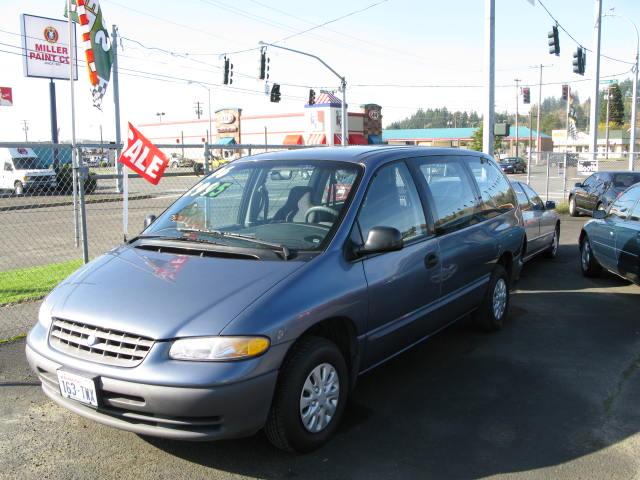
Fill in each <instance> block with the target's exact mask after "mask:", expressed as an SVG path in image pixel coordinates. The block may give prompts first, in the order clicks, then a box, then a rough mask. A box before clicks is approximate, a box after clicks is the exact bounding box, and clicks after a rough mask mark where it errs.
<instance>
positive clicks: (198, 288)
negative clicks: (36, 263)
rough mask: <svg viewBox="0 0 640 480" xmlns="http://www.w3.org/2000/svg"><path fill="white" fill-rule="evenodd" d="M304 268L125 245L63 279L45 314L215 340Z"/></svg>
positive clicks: (161, 334)
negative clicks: (249, 309)
mask: <svg viewBox="0 0 640 480" xmlns="http://www.w3.org/2000/svg"><path fill="white" fill-rule="evenodd" d="M303 264H304V262H302V261H296V260H290V261H278V260H274V261H271V260H249V259H230V258H217V257H213V258H212V257H200V256H195V255H177V254H173V253H158V252H155V251H149V250H141V249H137V248H135V247H132V246H129V245H123V246H121V247H118V248H116V249H114V250H112V251H111V252H109V253H107V254H105V255H104V256H102V257H100V258H98V259H96V260H94V261H93V262H91V263H90V264H88V265H87V266H85V267H84V268H82V269H80V270H79V271H78V272H77V273H76V274H74V275H72V276H71V277H69V278H68V279H67V280H66V281H65V282H63V283H62V284H61V285H60V286H59V287H58V288H57V290H58V291H57V292H56V295H55V296H52V298H54V304H53V305H52V310H51V315H52V317H56V318H62V319H66V320H72V321H76V322H82V323H85V324H88V325H95V326H99V327H102V328H109V329H112V330H120V331H123V332H127V333H133V334H137V335H142V336H147V337H151V338H154V339H156V340H160V339H170V338H177V337H188V336H201V335H217V334H219V333H220V332H221V331H222V329H223V328H224V327H225V326H226V325H227V324H228V323H229V322H230V321H231V320H233V319H234V318H235V317H236V316H237V315H238V314H239V313H240V312H241V311H242V310H244V309H245V308H246V307H247V306H249V305H250V304H251V303H252V302H254V301H255V300H256V299H257V298H258V297H259V296H260V295H262V294H263V293H264V292H266V291H267V290H268V289H269V288H271V287H272V286H274V285H275V284H276V283H278V282H279V281H281V280H282V279H284V278H286V277H287V276H288V275H290V274H291V273H293V272H294V271H295V270H297V269H298V268H300V267H301V266H302V265H303ZM250 333H251V332H247V334H250Z"/></svg>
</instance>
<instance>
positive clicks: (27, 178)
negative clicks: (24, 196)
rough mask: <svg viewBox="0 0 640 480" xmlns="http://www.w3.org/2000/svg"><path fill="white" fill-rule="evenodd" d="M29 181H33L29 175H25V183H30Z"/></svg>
mask: <svg viewBox="0 0 640 480" xmlns="http://www.w3.org/2000/svg"><path fill="white" fill-rule="evenodd" d="M29 180H31V177H30V176H29V175H25V176H24V177H22V181H23V182H28V181H29Z"/></svg>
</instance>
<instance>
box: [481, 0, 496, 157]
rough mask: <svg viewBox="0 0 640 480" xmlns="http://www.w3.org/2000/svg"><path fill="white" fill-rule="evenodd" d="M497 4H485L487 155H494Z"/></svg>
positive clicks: (484, 140) (492, 0)
mask: <svg viewBox="0 0 640 480" xmlns="http://www.w3.org/2000/svg"><path fill="white" fill-rule="evenodd" d="M495 20H496V2H495V0H485V2H484V59H485V65H484V75H485V82H486V88H487V90H486V94H485V102H486V103H485V105H484V115H483V129H482V151H483V152H484V153H486V154H487V155H493V123H494V115H495V111H494V104H495V68H496V65H495V60H496V49H495V46H496V45H495V43H496V35H495V26H496V22H495Z"/></svg>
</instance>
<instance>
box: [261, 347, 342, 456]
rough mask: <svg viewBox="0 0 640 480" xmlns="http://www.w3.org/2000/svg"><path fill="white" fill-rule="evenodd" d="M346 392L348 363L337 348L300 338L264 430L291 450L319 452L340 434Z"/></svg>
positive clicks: (282, 372) (286, 363) (282, 371)
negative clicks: (336, 434) (333, 436)
mask: <svg viewBox="0 0 640 480" xmlns="http://www.w3.org/2000/svg"><path fill="white" fill-rule="evenodd" d="M348 392H349V375H348V373H347V365H346V362H345V359H344V357H343V356H342V353H341V352H340V350H339V349H338V347H337V346H336V344H335V343H333V342H330V341H329V340H327V339H325V338H320V337H313V336H310V337H303V338H301V339H300V340H299V341H298V343H297V344H296V345H295V346H294V347H293V349H292V351H291V352H290V353H289V355H288V356H287V358H286V360H285V361H284V363H283V366H282V368H281V369H280V376H279V379H278V385H277V387H276V392H275V395H274V398H273V404H272V405H271V411H270V412H269V416H268V418H267V423H266V424H265V427H264V431H265V434H266V435H267V438H268V439H269V441H270V442H271V443H272V444H273V445H274V446H276V447H278V448H280V449H282V450H287V451H291V452H300V453H305V452H311V451H312V450H315V449H317V448H319V447H320V446H322V445H323V444H324V443H325V442H327V441H328V440H329V438H330V437H331V436H332V435H333V434H334V432H335V431H336V428H337V427H338V425H339V423H340V419H341V417H342V415H343V413H344V408H345V405H346V402H347V394H348ZM314 417H315V418H314ZM324 422H326V424H325V423H324Z"/></svg>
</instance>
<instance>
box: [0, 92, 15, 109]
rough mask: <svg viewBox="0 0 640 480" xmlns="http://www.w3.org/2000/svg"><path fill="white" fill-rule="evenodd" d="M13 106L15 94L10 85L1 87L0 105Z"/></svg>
mask: <svg viewBox="0 0 640 480" xmlns="http://www.w3.org/2000/svg"><path fill="white" fill-rule="evenodd" d="M11 106H13V94H12V93H11V89H10V88H9V87H0V107H11Z"/></svg>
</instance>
